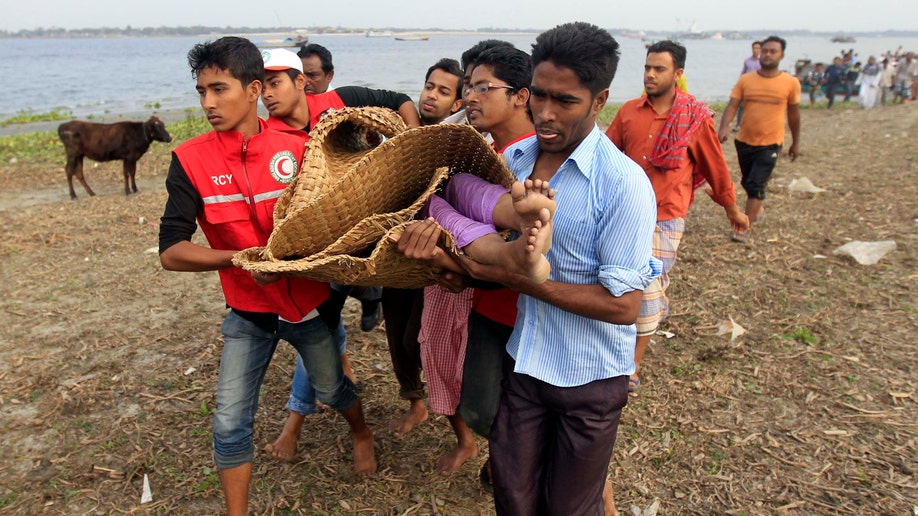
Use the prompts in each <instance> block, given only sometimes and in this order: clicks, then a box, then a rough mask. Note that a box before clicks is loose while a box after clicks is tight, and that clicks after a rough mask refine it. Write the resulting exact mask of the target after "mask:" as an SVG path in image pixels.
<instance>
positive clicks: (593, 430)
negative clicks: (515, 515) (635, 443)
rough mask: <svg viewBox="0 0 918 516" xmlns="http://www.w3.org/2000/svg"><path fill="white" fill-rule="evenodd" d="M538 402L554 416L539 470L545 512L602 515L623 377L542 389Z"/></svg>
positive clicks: (624, 399) (625, 393)
mask: <svg viewBox="0 0 918 516" xmlns="http://www.w3.org/2000/svg"><path fill="white" fill-rule="evenodd" d="M543 399H544V400H545V401H546V403H547V404H548V405H549V407H550V409H551V410H553V411H554V412H555V413H557V414H559V416H558V422H557V425H556V427H555V433H554V439H553V441H552V444H551V446H550V447H549V455H548V459H547V461H546V462H547V464H546V468H545V470H546V473H545V487H544V493H545V495H544V496H545V503H546V505H545V507H546V510H545V513H546V514H595V515H601V514H603V501H602V492H603V489H604V487H605V483H606V477H607V472H608V469H609V461H610V460H611V458H612V449H613V447H614V445H615V437H616V434H617V430H618V423H619V420H620V418H621V412H622V409H623V408H624V407H625V405H626V404H627V402H628V378H627V377H626V376H618V377H615V378H609V379H606V380H597V381H595V382H590V383H588V384H586V385H581V386H578V387H555V386H547V387H545V388H544V389H543Z"/></svg>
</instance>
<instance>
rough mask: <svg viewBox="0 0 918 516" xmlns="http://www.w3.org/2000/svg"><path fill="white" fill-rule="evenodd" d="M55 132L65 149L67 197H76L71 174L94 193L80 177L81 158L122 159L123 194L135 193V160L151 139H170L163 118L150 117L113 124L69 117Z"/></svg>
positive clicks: (81, 170) (87, 190)
mask: <svg viewBox="0 0 918 516" xmlns="http://www.w3.org/2000/svg"><path fill="white" fill-rule="evenodd" d="M57 135H58V136H60V138H61V141H62V142H63V143H64V149H65V150H66V151H67V167H66V169H67V185H68V186H70V198H71V199H76V198H77V196H76V192H74V191H73V176H74V175H76V177H77V179H79V180H80V183H82V184H83V188H85V189H86V193H88V194H89V195H96V194H95V192H93V191H92V188H90V187H89V185H88V184H86V179H85V178H84V177H83V157H84V156H85V157H88V158H89V159H92V160H95V161H113V160H123V161H124V195H131V189H133V191H134V193H137V183H135V182H134V173H135V172H136V170H137V160H139V159H140V157H141V156H143V154H144V153H145V152H147V149H149V148H150V143H151V142H152V141H153V140H156V141H158V142H171V141H172V136H169V133H168V132H166V126H165V125H164V124H163V121H162V120H160V119H159V118H157V117H155V116H151V117H150V119H149V120H147V121H146V122H118V123H114V124H95V123H92V122H83V121H80V120H73V121H71V122H66V123H63V124H61V125H60V127H58V128H57ZM128 179H130V189H129V188H128Z"/></svg>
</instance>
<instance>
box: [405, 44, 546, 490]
mask: <svg viewBox="0 0 918 516" xmlns="http://www.w3.org/2000/svg"><path fill="white" fill-rule="evenodd" d="M468 68H469V70H468V71H469V74H470V75H469V77H470V80H469V86H468V87H466V88H465V95H464V98H465V104H466V114H467V116H468V119H469V123H470V124H471V125H472V126H473V127H475V128H476V129H478V130H479V131H482V132H488V133H490V135H491V136H492V138H493V142H492V145H493V146H494V149H495V150H497V151H498V152H503V149H504V148H506V147H507V146H508V145H510V144H512V143H514V142H516V141H518V140H520V139H522V138H525V137H528V136H531V135H532V134H533V126H532V120H531V119H530V118H529V108H528V101H529V84H530V82H531V79H532V72H531V64H530V60H529V56H528V55H527V54H526V53H525V52H523V51H522V50H518V49H516V48H514V47H513V46H512V45H497V46H493V47H492V48H489V49H487V50H484V51H483V52H481V54H480V55H479V56H478V57H477V58H476V59H475V61H474V62H473V63H470V64H469V66H468ZM406 241H407V240H406ZM404 246H405V242H401V243H400V247H402V248H403V247H404ZM516 297H517V294H516V292H513V291H511V290H509V289H499V290H488V291H478V290H476V291H474V292H473V291H472V290H471V289H469V290H466V291H462V292H458V293H452V292H450V291H444V290H443V289H442V288H441V287H440V286H437V285H434V286H431V287H427V288H426V289H425V292H424V312H423V316H422V319H421V332H420V338H419V340H420V342H421V358H422V361H423V363H424V371H425V373H426V378H427V383H428V392H429V399H430V406H431V409H432V410H433V411H434V412H436V413H439V414H446V415H447V418H448V419H449V421H450V424H451V425H452V427H453V431H454V432H455V434H456V439H457V444H456V447H455V448H454V449H453V450H451V451H450V452H448V453H447V454H445V455H443V456H442V457H440V459H439V460H438V461H437V471H438V472H439V473H440V474H441V475H444V476H447V475H451V474H452V473H454V472H455V471H456V470H458V469H459V467H460V466H462V464H463V463H465V461H466V460H468V459H469V458H471V457H474V456H477V455H478V446H477V444H476V442H475V438H474V437H473V435H472V430H474V431H475V432H476V433H477V434H479V435H481V436H483V437H485V438H487V437H488V433H489V431H490V428H491V423H492V421H493V419H494V413H495V412H496V411H497V398H498V393H499V391H500V380H501V361H502V359H503V354H504V347H505V345H506V342H507V337H509V335H510V331H512V329H513V322H514V321H515V319H516ZM473 308H480V309H481V311H482V312H483V313H484V314H487V315H477V314H474V313H473V315H472V317H471V318H470V317H469V314H470V312H471V311H472V310H473ZM479 317H481V318H482V319H483V320H482V321H478V318H479ZM472 319H475V321H477V322H478V323H484V326H482V324H475V325H473V323H472ZM497 321H500V322H497ZM488 323H490V324H494V325H498V326H499V327H502V328H505V331H504V334H503V336H502V337H500V336H497V337H494V336H493V335H492V334H491V333H490V332H489V328H486V327H487V326H488ZM485 332H488V334H487V335H485ZM466 337H468V339H467V338H466ZM463 364H464V367H463ZM466 373H467V374H468V376H466ZM460 379H462V380H461V381H459V380H460ZM466 379H468V381H466ZM466 418H468V419H469V422H470V424H471V429H470V428H469V426H468V425H467V424H466Z"/></svg>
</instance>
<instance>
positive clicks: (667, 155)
mask: <svg viewBox="0 0 918 516" xmlns="http://www.w3.org/2000/svg"><path fill="white" fill-rule="evenodd" d="M685 55H686V52H685V47H683V46H682V45H679V44H678V43H674V42H672V41H660V42H657V43H654V44H653V45H651V46H650V47H648V49H647V60H646V61H645V64H644V90H645V91H646V92H647V94H646V95H645V96H643V97H641V98H638V99H635V100H630V101H628V102H626V103H625V104H624V105H623V106H622V107H621V109H619V111H618V113H617V114H616V115H615V119H614V120H612V124H611V125H609V129H608V130H607V131H606V135H607V136H608V137H609V138H610V139H611V140H612V143H614V144H615V146H616V147H618V148H619V149H621V150H622V151H623V152H624V153H625V154H627V155H628V157H629V158H631V159H633V160H634V161H635V163H637V164H638V165H640V166H641V168H643V169H644V172H645V173H646V174H647V177H648V178H649V179H650V184H651V185H653V191H654V195H655V196H656V199H657V226H656V231H655V232H654V246H653V255H654V256H655V257H657V258H658V259H660V261H662V262H663V274H661V275H660V277H659V278H657V279H656V280H654V282H653V284H651V285H650V286H649V287H648V288H646V289H644V294H643V299H642V301H641V315H640V316H639V317H638V320H637V343H636V346H635V350H634V363H635V367H636V371H635V373H634V374H633V375H631V380H630V385H629V389H630V390H637V388H638V386H639V385H640V380H639V379H638V372H639V371H640V369H641V359H642V358H643V356H644V351H646V349H647V344H648V343H649V342H650V337H651V335H653V334H654V333H655V332H656V330H657V326H659V324H660V322H661V321H662V320H663V319H664V318H665V317H666V314H667V313H668V311H669V310H668V308H669V302H668V300H667V298H666V288H667V287H668V286H669V271H670V269H671V268H672V266H673V265H674V264H675V262H676V251H677V249H678V248H679V242H680V240H681V239H682V234H683V232H684V230H685V216H686V215H687V214H688V209H689V206H690V205H691V202H692V197H693V195H694V194H693V191H692V171H693V170H698V171H699V172H700V173H701V174H702V175H703V177H704V178H705V179H706V180H707V182H708V184H710V185H711V191H709V194H710V195H711V198H712V199H713V200H714V202H716V203H717V204H719V205H721V206H723V207H724V210H725V211H726V214H727V219H729V221H730V224H731V226H732V227H733V230H734V231H737V232H743V233H745V232H746V231H748V230H749V219H748V218H747V217H746V215H745V214H743V212H742V211H740V209H739V207H737V205H736V188H735V187H734V185H733V181H732V180H731V179H730V170H729V169H728V168H727V162H726V161H725V160H724V154H723V151H722V150H721V146H720V142H719V141H718V139H717V131H716V130H715V128H714V121H713V119H712V118H711V113H710V111H708V107H707V106H706V105H704V104H703V103H701V102H698V101H697V100H695V98H694V97H692V96H691V95H689V94H688V93H685V92H682V91H680V90H679V89H677V88H676V81H677V80H678V78H679V75H681V74H682V71H683V69H684V67H685ZM648 135H651V136H653V138H648V137H647V136H648Z"/></svg>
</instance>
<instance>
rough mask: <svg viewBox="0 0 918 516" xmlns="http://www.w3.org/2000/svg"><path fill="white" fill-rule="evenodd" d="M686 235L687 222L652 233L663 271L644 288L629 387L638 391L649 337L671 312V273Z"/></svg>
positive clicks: (663, 225)
mask: <svg viewBox="0 0 918 516" xmlns="http://www.w3.org/2000/svg"><path fill="white" fill-rule="evenodd" d="M684 232H685V219H682V218H678V219H671V220H661V221H659V222H657V225H656V227H655V228H654V232H653V256H654V257H655V258H657V259H658V260H660V262H661V263H662V264H663V272H662V273H661V274H660V276H659V277H657V278H656V279H654V280H653V282H652V283H651V284H650V285H648V286H647V288H645V289H644V292H643V294H642V297H641V311H640V313H639V314H638V318H637V322H636V326H637V339H636V340H635V346H634V365H635V370H634V374H632V375H631V382H630V388H631V390H632V391H634V390H636V389H637V388H638V387H639V386H640V384H641V382H640V380H639V376H638V373H639V372H640V370H641V362H642V361H643V358H644V352H645V351H646V350H647V345H648V344H650V337H651V335H653V334H654V333H656V331H657V327H658V326H659V325H660V322H662V321H663V320H664V319H665V318H666V316H667V314H668V313H669V299H667V297H666V289H667V288H669V281H670V280H669V273H670V271H671V270H672V268H673V266H674V265H675V264H676V253H677V251H678V250H679V244H680V243H681V242H682V235H683V233H684Z"/></svg>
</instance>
